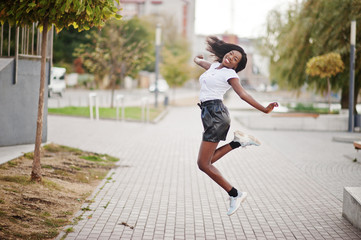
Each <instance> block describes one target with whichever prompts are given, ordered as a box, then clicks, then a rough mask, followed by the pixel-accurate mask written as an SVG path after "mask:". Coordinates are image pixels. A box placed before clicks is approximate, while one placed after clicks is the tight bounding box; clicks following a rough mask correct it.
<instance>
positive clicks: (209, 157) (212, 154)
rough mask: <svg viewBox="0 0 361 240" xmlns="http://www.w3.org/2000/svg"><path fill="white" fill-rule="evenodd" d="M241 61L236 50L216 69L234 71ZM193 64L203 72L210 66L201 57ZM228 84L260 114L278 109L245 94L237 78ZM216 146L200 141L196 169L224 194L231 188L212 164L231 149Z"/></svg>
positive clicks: (276, 105)
mask: <svg viewBox="0 0 361 240" xmlns="http://www.w3.org/2000/svg"><path fill="white" fill-rule="evenodd" d="M241 59H242V54H241V53H240V52H238V51H236V50H232V51H230V52H228V53H227V54H226V55H225V56H224V57H223V59H222V62H221V64H220V65H219V66H218V67H217V68H216V69H221V68H223V67H226V68H230V69H236V67H237V65H238V63H239V62H240V61H241ZM194 62H195V63H196V64H198V65H199V66H201V67H202V68H204V69H205V70H208V69H209V67H210V66H211V63H210V62H208V61H206V60H204V59H203V56H197V57H195V58H194ZM228 83H229V84H230V85H231V86H232V88H233V89H234V91H235V92H236V93H237V95H238V96H239V97H240V98H241V99H242V100H244V101H246V102H247V103H248V104H250V105H251V106H253V107H254V108H256V109H258V110H259V111H261V112H264V113H270V112H271V111H272V110H273V109H274V108H275V107H278V103H277V102H273V103H270V104H268V106H267V107H264V106H262V105H261V104H260V103H258V102H257V101H256V100H255V99H254V98H253V97H252V96H251V95H249V94H248V93H247V92H246V90H245V89H244V88H243V87H242V85H241V84H240V82H239V80H238V79H237V78H231V79H229V80H228ZM217 146H218V142H208V141H202V143H201V146H200V149H199V153H198V161H197V163H198V167H199V169H200V170H202V171H203V172H205V173H206V174H207V175H208V176H209V177H210V178H212V180H213V181H215V182H216V183H217V184H218V185H220V186H221V187H222V188H223V189H224V190H225V191H226V192H229V191H230V190H231V189H232V187H233V186H232V185H231V184H230V183H229V182H228V181H227V180H226V179H225V178H224V177H223V176H222V174H221V172H220V171H219V170H218V169H217V168H216V167H215V166H214V165H213V163H215V162H216V161H217V160H219V159H220V158H222V157H223V156H224V155H226V154H227V153H229V152H230V151H232V150H233V149H232V148H231V146H230V145H229V144H226V145H224V146H222V147H220V148H218V149H217Z"/></svg>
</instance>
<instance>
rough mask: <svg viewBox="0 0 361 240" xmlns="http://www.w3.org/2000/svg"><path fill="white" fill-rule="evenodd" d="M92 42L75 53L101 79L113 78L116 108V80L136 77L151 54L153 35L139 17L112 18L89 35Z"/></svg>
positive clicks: (112, 85)
mask: <svg viewBox="0 0 361 240" xmlns="http://www.w3.org/2000/svg"><path fill="white" fill-rule="evenodd" d="M87 37H88V38H89V39H93V43H88V44H81V45H80V46H79V47H78V48H77V49H76V52H75V55H76V56H79V57H81V58H82V59H83V61H84V65H85V66H86V67H87V69H88V70H89V71H90V72H91V73H94V74H95V76H96V79H97V80H98V81H101V80H102V79H103V78H104V76H108V77H109V79H110V87H111V89H112V99H111V107H113V98H114V89H115V86H116V82H117V79H119V78H120V82H122V81H123V80H124V77H125V76H132V77H135V76H136V75H137V74H138V72H139V71H140V70H142V68H143V67H144V66H145V65H146V64H147V63H148V61H149V59H150V58H151V55H152V44H151V40H150V34H149V32H148V31H147V30H146V29H145V27H144V26H143V24H142V21H140V20H139V19H138V18H132V19H130V20H128V21H116V20H113V21H109V22H108V23H107V24H106V25H105V26H104V28H103V29H102V30H101V31H93V32H92V33H91V34H89V35H88V36H87Z"/></svg>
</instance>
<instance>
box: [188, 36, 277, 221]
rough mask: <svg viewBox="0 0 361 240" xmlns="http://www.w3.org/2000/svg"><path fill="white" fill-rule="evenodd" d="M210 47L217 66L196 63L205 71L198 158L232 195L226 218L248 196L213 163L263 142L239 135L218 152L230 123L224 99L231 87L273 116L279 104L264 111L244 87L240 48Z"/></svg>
mask: <svg viewBox="0 0 361 240" xmlns="http://www.w3.org/2000/svg"><path fill="white" fill-rule="evenodd" d="M207 44H208V46H207V50H208V51H209V52H211V53H212V54H213V55H214V57H215V59H216V62H213V63H211V62H209V61H206V60H204V59H203V56H197V57H195V58H194V62H195V63H196V64H198V65H199V66H201V67H202V68H204V69H205V70H206V71H205V72H204V73H203V74H202V75H201V76H200V78H199V82H200V86H201V89H200V95H199V100H200V103H199V104H198V105H199V106H200V108H201V110H202V111H201V118H202V124H203V127H204V132H203V139H202V143H201V146H200V149H199V154H198V167H199V169H200V170H202V171H203V172H205V173H206V174H207V175H208V176H209V177H210V178H212V180H213V181H215V182H216V183H217V184H218V185H220V186H221V187H222V188H223V189H224V190H225V191H226V192H227V193H228V194H229V197H230V206H229V209H228V212H227V214H228V215H229V216H230V215H232V214H233V213H235V212H236V210H237V209H238V208H239V206H240V204H241V202H243V201H244V200H245V199H246V197H247V193H246V192H241V191H239V190H237V189H236V188H234V186H233V185H232V184H230V183H229V182H228V181H227V180H226V179H225V178H224V177H223V176H222V174H221V173H220V171H219V170H218V169H217V168H216V167H215V166H214V165H213V163H215V162H216V161H217V160H219V159H220V158H222V157H223V156H224V155H225V154H227V153H228V152H230V151H232V150H233V149H236V148H238V147H240V146H242V147H246V146H250V145H255V146H259V145H260V142H259V141H258V140H257V139H256V138H254V137H253V136H250V135H246V134H244V133H242V132H240V131H236V132H234V139H233V141H231V142H230V143H228V144H226V145H224V146H222V147H220V148H218V149H217V146H218V143H219V141H221V140H223V141H224V140H226V136H227V133H228V130H229V127H230V122H231V119H230V117H229V113H228V109H227V108H226V106H224V105H223V96H224V94H225V93H226V92H227V90H229V89H230V88H231V87H232V88H233V90H234V91H235V92H236V93H237V95H238V96H239V97H240V98H241V99H242V100H244V101H246V102H247V103H248V104H250V105H251V106H253V107H254V108H256V109H258V110H259V111H262V112H264V113H269V112H271V111H272V110H273V108H274V107H278V104H277V103H276V102H273V103H270V104H269V105H268V106H267V107H263V106H262V105H261V104H260V103H258V102H257V101H256V100H254V99H253V98H252V97H251V96H250V95H249V94H248V93H247V92H246V91H245V90H244V88H243V87H242V86H241V84H240V82H239V77H238V75H237V73H238V72H240V71H242V70H243V69H244V68H245V67H246V64H247V55H246V53H245V52H244V50H243V49H242V48H241V47H240V46H238V45H235V44H229V43H225V42H224V41H222V40H219V39H218V38H217V37H208V38H207Z"/></svg>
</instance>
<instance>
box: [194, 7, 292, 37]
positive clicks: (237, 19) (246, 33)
mask: <svg viewBox="0 0 361 240" xmlns="http://www.w3.org/2000/svg"><path fill="white" fill-rule="evenodd" d="M296 1H297V0H196V14H195V15H196V19H195V32H196V34H202V35H211V34H220V33H225V32H227V33H233V34H236V35H238V36H239V37H245V38H255V37H259V36H261V35H264V34H265V32H266V19H267V14H268V12H269V11H270V10H272V9H274V8H277V9H281V10H286V9H287V8H288V5H289V4H293V3H295V2H296ZM232 10H233V14H232ZM232 19H233V21H232Z"/></svg>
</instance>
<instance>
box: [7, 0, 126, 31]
mask: <svg viewBox="0 0 361 240" xmlns="http://www.w3.org/2000/svg"><path fill="white" fill-rule="evenodd" d="M117 2H118V4H119V1H118V0H117ZM0 9H1V11H0V21H1V23H2V24H3V23H4V22H5V21H7V22H9V23H10V25H15V24H16V25H20V26H24V25H28V24H32V23H33V22H39V26H40V28H41V27H42V26H43V24H44V20H47V22H48V23H49V25H50V26H51V24H54V25H55V27H56V29H57V31H61V30H62V29H63V28H64V27H68V26H70V25H73V26H74V28H77V29H78V30H79V31H82V30H89V29H90V28H91V27H93V26H100V27H102V26H104V24H105V21H106V20H107V19H109V18H111V17H116V18H120V17H121V16H120V15H118V14H117V13H116V12H117V11H118V9H117V7H116V6H115V2H114V0H88V1H85V0H83V1H79V0H3V1H1V3H0Z"/></svg>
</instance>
